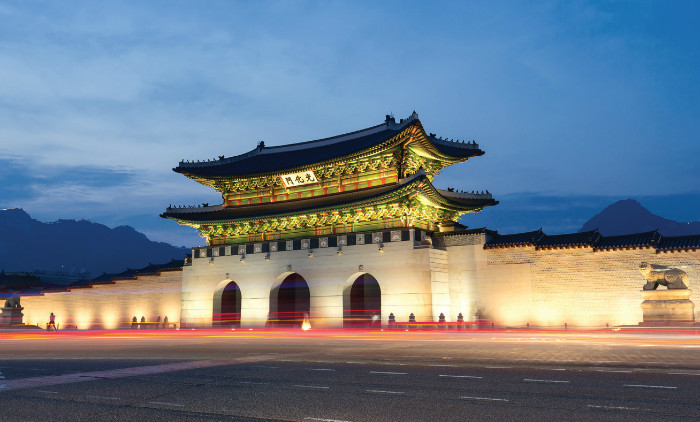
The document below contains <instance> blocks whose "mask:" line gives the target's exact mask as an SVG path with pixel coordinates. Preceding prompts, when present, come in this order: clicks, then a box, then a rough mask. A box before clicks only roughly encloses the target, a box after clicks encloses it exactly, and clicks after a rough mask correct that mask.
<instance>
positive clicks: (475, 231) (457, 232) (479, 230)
mask: <svg viewBox="0 0 700 422" xmlns="http://www.w3.org/2000/svg"><path fill="white" fill-rule="evenodd" d="M482 233H485V234H489V235H491V236H498V232H497V231H495V230H489V229H487V228H486V227H479V228H476V229H464V230H455V231H453V232H438V233H435V236H458V235H463V234H482Z"/></svg>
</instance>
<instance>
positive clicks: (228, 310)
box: [212, 281, 241, 327]
mask: <svg viewBox="0 0 700 422" xmlns="http://www.w3.org/2000/svg"><path fill="white" fill-rule="evenodd" d="M212 325H213V326H214V327H239V326H240V325H241V289H239V288H238V284H236V282H234V281H232V282H230V283H228V284H227V285H226V286H225V287H224V289H223V290H222V291H221V292H220V293H217V294H215V295H214V315H213V318H212Z"/></svg>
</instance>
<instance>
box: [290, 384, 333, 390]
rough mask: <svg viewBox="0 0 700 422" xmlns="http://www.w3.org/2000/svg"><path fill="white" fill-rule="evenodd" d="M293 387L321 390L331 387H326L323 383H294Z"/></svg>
mask: <svg viewBox="0 0 700 422" xmlns="http://www.w3.org/2000/svg"><path fill="white" fill-rule="evenodd" d="M292 387H299V388H316V389H319V390H328V389H329V388H330V387H324V386H322V385H301V384H294V385H293V386H292Z"/></svg>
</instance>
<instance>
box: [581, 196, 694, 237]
mask: <svg viewBox="0 0 700 422" xmlns="http://www.w3.org/2000/svg"><path fill="white" fill-rule="evenodd" d="M595 229H598V231H600V233H601V234H602V235H603V236H616V235H621V234H631V233H642V232H648V231H652V230H656V229H658V230H659V232H660V233H661V234H662V235H664V236H685V235H691V234H700V221H695V222H692V223H679V222H677V221H673V220H669V219H667V218H663V217H659V216H658V215H654V214H652V213H651V212H649V210H647V209H646V208H644V207H643V206H642V205H641V204H640V203H639V202H637V201H635V200H633V199H626V200H623V201H617V202H615V203H614V204H612V205H610V206H608V207H607V208H605V209H604V210H603V211H601V212H600V214H597V215H595V216H594V217H593V218H591V219H590V220H588V221H587V222H586V223H585V224H584V225H583V227H581V229H580V230H579V232H585V231H589V230H595Z"/></svg>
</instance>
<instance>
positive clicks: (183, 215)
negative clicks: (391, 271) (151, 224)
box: [160, 170, 498, 222]
mask: <svg viewBox="0 0 700 422" xmlns="http://www.w3.org/2000/svg"><path fill="white" fill-rule="evenodd" d="M411 183H426V184H430V179H429V178H428V177H427V176H425V173H424V172H423V171H422V170H421V171H419V172H418V173H416V174H414V175H413V176H410V177H407V178H406V179H402V180H401V182H400V183H392V184H388V185H382V186H378V187H372V188H365V189H360V190H352V191H348V192H343V193H335V194H330V195H324V196H319V197H314V198H305V199H299V200H290V201H281V202H274V203H266V204H263V205H244V206H236V207H229V208H220V209H215V210H213V211H208V210H207V209H208V208H204V207H203V208H202V212H199V213H197V212H193V211H192V209H187V210H186V212H179V210H178V209H176V208H168V209H167V210H166V212H164V213H163V214H161V215H160V216H161V217H163V218H172V219H175V220H181V221H188V222H211V221H228V220H236V219H248V218H270V217H274V216H282V215H285V214H289V213H295V214H297V213H304V212H308V211H311V210H316V209H324V208H329V207H339V206H347V205H350V204H353V203H357V202H359V201H371V200H374V199H378V198H379V197H381V196H382V195H385V194H390V193H392V192H394V191H397V190H399V189H402V188H404V187H405V186H407V185H409V184H411ZM430 186H432V185H431V184H430ZM436 192H437V194H438V195H441V193H440V191H438V190H436ZM441 196H442V195H441ZM442 198H443V199H444V200H445V201H446V202H447V203H452V204H455V205H456V206H466V207H474V208H481V207H485V206H489V205H495V204H497V203H498V201H496V200H494V199H493V198H492V197H491V195H490V194H489V195H481V196H480V197H479V198H471V197H462V196H459V195H458V196H442ZM209 208H211V207H209Z"/></svg>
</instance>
